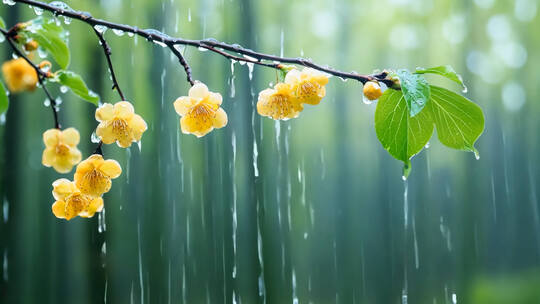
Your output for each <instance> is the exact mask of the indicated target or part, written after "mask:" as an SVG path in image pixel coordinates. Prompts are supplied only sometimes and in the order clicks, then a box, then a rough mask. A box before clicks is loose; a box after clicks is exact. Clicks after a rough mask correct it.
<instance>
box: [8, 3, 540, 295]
mask: <svg viewBox="0 0 540 304" xmlns="http://www.w3.org/2000/svg"><path fill="white" fill-rule="evenodd" d="M68 4H69V5H70V6H71V7H73V8H74V9H77V10H83V11H89V12H91V13H92V14H93V15H94V16H95V17H98V18H103V19H107V20H111V21H115V22H118V23H126V24H131V25H137V26H138V27H140V28H155V29H158V30H162V31H164V32H166V33H167V34H169V35H171V36H181V37H184V38H188V39H201V38H216V39H218V40H220V41H225V42H229V43H239V44H241V45H243V46H245V47H249V48H253V49H255V50H258V51H261V52H265V53H272V54H276V55H281V54H283V55H284V56H288V57H296V56H304V57H308V58H312V59H313V60H314V61H315V62H318V63H321V64H328V65H329V66H332V67H335V68H338V69H341V70H346V71H349V70H355V71H358V72H360V73H371V72H372V71H373V70H375V69H384V68H395V69H397V68H407V69H409V70H411V71H413V70H415V68H416V67H424V68H428V67H434V66H441V65H447V64H448V65H452V66H453V67H454V68H455V69H456V71H457V72H458V73H460V74H461V75H462V76H463V78H464V80H465V82H466V84H467V86H468V89H469V90H468V92H467V93H466V94H464V96H466V97H467V98H469V99H471V100H474V101H475V102H476V103H477V104H478V105H479V106H480V107H481V108H482V109H483V111H484V115H485V117H486V129H485V132H484V134H483V135H482V136H481V137H480V139H479V140H478V142H477V145H476V148H477V149H478V150H479V152H480V159H479V160H476V159H475V157H474V155H473V153H464V152H460V151H455V150H451V149H448V148H445V147H444V146H443V145H442V144H441V143H439V142H438V141H437V140H435V139H432V140H431V142H430V144H429V148H427V149H425V150H424V151H422V152H421V153H420V154H419V155H417V156H416V157H415V158H414V159H413V165H414V170H413V171H412V172H411V175H410V177H409V179H408V181H407V182H404V181H403V180H402V179H401V170H402V163H401V162H399V161H397V160H395V159H394V158H392V157H391V156H390V155H389V154H388V152H387V151H385V150H384V149H383V148H382V146H381V144H380V143H379V142H378V140H377V135H376V132H375V129H374V113H375V108H376V105H375V104H372V105H366V104H364V103H363V102H362V87H361V85H360V84H359V83H357V82H354V81H351V80H349V81H346V82H344V81H341V80H340V79H339V78H336V77H333V78H332V79H331V81H330V84H329V85H328V86H327V96H326V97H325V99H324V100H323V101H322V102H321V104H320V105H318V106H316V107H309V108H308V109H306V110H304V111H303V112H302V113H301V114H300V117H299V118H297V119H294V120H290V121H286V122H274V121H272V120H270V119H267V118H261V117H260V116H259V115H257V114H256V109H255V104H256V101H257V94H258V92H259V91H261V90H263V89H265V88H267V87H268V86H269V83H271V82H272V83H275V82H276V80H277V79H278V77H279V75H278V74H277V73H276V71H274V70H271V69H266V68H264V67H255V69H254V71H253V74H252V79H250V72H249V67H248V66H246V65H240V64H238V63H236V64H231V62H230V61H227V60H225V59H224V58H222V57H221V56H219V55H217V54H213V53H210V52H202V51H199V50H197V49H194V48H189V47H188V48H186V49H185V50H184V53H185V55H186V59H187V60H188V61H189V62H190V64H191V66H192V68H193V75H194V77H195V78H196V79H198V80H201V81H203V82H204V83H206V84H207V85H208V87H209V88H210V89H211V90H212V91H216V92H220V93H221V94H222V95H223V97H224V102H223V108H224V109H225V110H226V111H227V113H228V116H229V124H228V126H227V127H225V128H223V129H220V130H215V131H213V132H212V133H211V134H209V135H207V136H206V137H204V138H202V139H197V138H196V137H194V136H192V135H183V134H181V132H180V129H179V117H178V115H177V114H176V113H175V111H174V108H173V106H172V103H173V101H174V100H175V99H176V98H177V97H178V96H182V95H186V94H187V90H188V88H189V84H188V83H187V82H186V81H185V74H184V71H183V69H182V67H181V66H180V64H179V63H178V61H177V59H176V58H175V57H174V56H171V54H170V52H169V51H168V50H167V49H166V48H162V47H161V46H159V45H156V44H152V43H148V42H146V41H144V40H143V39H141V38H135V37H129V36H128V35H127V34H124V35H121V36H120V35H116V34H115V33H113V32H112V31H110V30H108V31H107V32H106V33H105V38H106V39H107V41H108V42H109V44H110V45H111V48H112V59H113V64H114V66H115V71H116V73H117V76H118V79H119V83H120V86H121V87H122V90H123V91H124V94H125V95H126V97H127V99H128V100H129V101H130V102H132V103H133V104H134V106H135V109H136V111H137V113H138V114H140V115H141V116H142V117H143V118H144V119H145V120H146V122H147V123H148V126H149V129H148V131H147V132H146V133H145V134H144V136H143V140H142V144H141V148H140V149H139V148H138V147H137V145H133V146H132V147H131V148H130V149H121V148H119V147H117V146H116V145H110V146H106V147H104V151H103V152H104V154H105V156H106V158H114V159H116V160H118V161H119V162H120V164H121V166H122V168H123V173H122V175H121V176H120V177H119V178H118V179H115V180H114V181H113V186H112V189H111V191H110V192H109V193H107V194H106V195H105V196H104V200H105V210H106V212H105V214H104V215H101V216H95V217H94V218H92V219H81V218H76V219H73V220H71V221H69V222H67V221H64V220H58V219H56V218H55V217H54V216H53V215H52V213H51V205H52V203H53V197H52V195H51V190H52V186H51V184H52V182H53V181H54V180H56V179H58V178H61V177H66V178H72V173H73V172H72V173H70V174H66V175H60V174H57V173H56V172H54V171H53V170H52V169H50V168H45V167H43V166H42V165H41V153H42V151H43V147H44V146H43V142H42V138H41V137H42V134H43V132H44V131H45V130H47V129H49V128H52V127H53V126H54V123H53V118H52V114H51V111H50V109H49V108H47V107H45V106H44V105H43V103H44V99H45V95H44V94H43V92H42V91H40V90H36V91H35V92H34V93H22V94H19V95H10V96H9V98H10V100H9V110H8V111H7V113H6V114H5V115H3V116H2V117H0V123H1V125H0V143H1V145H0V168H1V172H2V175H1V183H0V202H1V205H2V208H1V212H0V213H1V214H2V216H0V265H1V267H0V273H1V275H0V303H98V302H109V303H128V302H133V303H382V304H387V303H415V304H416V303H473V304H483V303H490V304H494V303H517V304H520V303H527V304H528V303H531V304H532V303H539V302H540V295H539V294H538V291H537V288H535V287H536V286H538V284H539V283H540V282H538V278H539V277H540V212H539V209H538V207H539V203H538V193H537V189H538V186H539V180H540V176H539V175H540V141H539V140H538V139H539V137H538V134H537V133H538V132H537V130H539V129H540V120H538V118H537V117H538V113H540V109H539V105H538V104H537V102H536V100H539V97H540V96H539V95H540V93H539V92H540V91H539V90H538V88H537V86H538V81H537V79H538V77H537V73H538V72H537V71H538V68H539V67H540V40H539V36H538V30H536V29H538V28H540V18H539V17H538V6H539V3H538V2H537V1H535V0H515V1H514V0H512V1H494V0H474V1H472V0H471V1H465V0H457V1H454V0H416V1H413V0H383V1H367V0H338V1H323V0H315V1H311V0H298V1H285V0H277V1H253V0H202V1H197V0H163V1H144V0H101V1H88V0H72V1H69V2H68ZM43 14H44V15H47V13H43ZM0 16H2V17H3V19H4V20H5V21H6V23H7V25H8V26H11V25H13V24H15V23H17V22H19V21H26V20H29V19H32V18H35V17H36V14H35V12H34V10H33V9H31V8H28V7H27V6H25V5H15V6H8V5H5V4H2V5H0ZM49 16H50V15H49ZM59 19H60V21H62V22H64V20H63V18H59ZM68 22H69V21H68ZM64 27H65V28H67V29H68V30H69V31H70V35H69V47H70V50H71V58H70V63H69V70H71V71H73V72H75V73H77V74H79V75H81V76H82V77H83V79H84V80H85V82H86V85H87V86H88V88H90V89H91V90H92V91H94V92H96V93H97V94H99V95H100V97H101V102H112V103H115V102H118V101H119V98H118V96H117V93H116V92H114V91H112V90H111V89H110V88H111V85H112V84H111V81H110V78H109V73H108V71H107V65H106V61H105V57H104V55H103V50H102V49H101V47H100V46H99V44H98V39H97V37H96V35H95V34H94V32H93V29H92V28H90V27H89V26H88V25H86V24H84V23H81V22H78V21H75V20H72V21H71V22H69V24H64ZM0 52H2V58H3V59H4V60H8V59H10V58H11V56H12V52H11V50H10V49H9V46H8V45H7V43H6V42H3V43H0ZM49 60H50V59H49ZM51 61H52V60H51ZM59 68H60V67H59V66H56V65H54V66H53V70H57V69H59ZM425 77H426V78H428V79H429V81H430V82H433V83H435V84H437V85H443V84H444V86H446V87H448V86H450V88H451V89H452V90H453V91H455V92H460V91H461V89H462V87H461V85H459V84H458V83H456V84H452V83H451V82H450V84H449V82H448V81H447V80H442V79H441V78H439V76H437V75H425ZM52 92H53V95H54V96H60V97H61V99H62V103H61V105H60V107H61V110H60V120H61V124H62V126H63V127H66V128H67V127H75V128H77V129H78V130H79V131H80V133H81V144H80V145H79V148H80V150H81V151H82V152H83V155H84V156H88V155H89V154H91V153H92V151H94V149H95V144H93V143H92V142H91V140H90V139H91V134H92V132H93V131H94V129H95V127H96V125H97V123H96V121H95V118H94V111H95V106H94V105H93V104H91V103H88V102H84V101H83V100H82V99H80V98H79V97H78V96H76V95H75V94H73V93H72V92H67V93H62V92H61V91H60V89H59V88H57V87H55V88H54V89H52Z"/></svg>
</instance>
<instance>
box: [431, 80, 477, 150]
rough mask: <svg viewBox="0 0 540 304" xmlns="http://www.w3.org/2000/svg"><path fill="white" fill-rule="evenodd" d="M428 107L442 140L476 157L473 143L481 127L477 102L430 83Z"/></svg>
mask: <svg viewBox="0 0 540 304" xmlns="http://www.w3.org/2000/svg"><path fill="white" fill-rule="evenodd" d="M428 108H429V110H428V111H429V113H430V114H431V116H432V117H433V121H434V122H435V127H436V128H437V137H438V138H439V140H440V142H441V143H442V144H444V145H445V146H447V147H450V148H453V149H458V150H464V151H471V152H474V153H475V155H476V156H477V157H478V151H477V150H476V148H475V147H474V143H475V142H476V140H477V139H478V137H480V135H481V134H482V132H483V131H484V114H483V113H482V109H480V107H479V106H477V105H476V104H475V103H473V102H472V101H470V100H468V99H467V98H465V97H463V96H461V95H459V94H456V93H454V92H452V91H449V90H447V89H444V88H441V87H437V86H431V100H430V102H429V106H428Z"/></svg>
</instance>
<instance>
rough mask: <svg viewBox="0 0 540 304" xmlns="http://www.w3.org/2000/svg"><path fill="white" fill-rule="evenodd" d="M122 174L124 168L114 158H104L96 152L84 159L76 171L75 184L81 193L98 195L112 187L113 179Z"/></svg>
mask: <svg viewBox="0 0 540 304" xmlns="http://www.w3.org/2000/svg"><path fill="white" fill-rule="evenodd" d="M120 174H122V168H121V167H120V164H118V162H117V161H115V160H113V159H108V160H104V159H103V156H101V155H99V154H94V155H92V156H90V157H88V158H87V159H86V160H84V161H82V162H81V163H80V164H79V165H78V166H77V170H76V171H75V185H76V186H77V188H79V190H81V193H83V194H87V195H90V196H94V197H98V196H101V195H102V194H103V193H106V192H109V190H110V189H111V184H112V182H111V179H113V178H117V177H118V176H120Z"/></svg>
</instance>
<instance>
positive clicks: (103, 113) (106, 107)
mask: <svg viewBox="0 0 540 304" xmlns="http://www.w3.org/2000/svg"><path fill="white" fill-rule="evenodd" d="M113 117H114V106H113V105H112V104H110V103H105V104H103V105H102V106H101V107H99V108H98V109H97V110H96V120H97V121H99V122H102V121H107V120H111V119H113Z"/></svg>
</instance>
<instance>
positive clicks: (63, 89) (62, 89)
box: [60, 85, 69, 94]
mask: <svg viewBox="0 0 540 304" xmlns="http://www.w3.org/2000/svg"><path fill="white" fill-rule="evenodd" d="M68 90H69V88H68V87H67V86H65V85H63V86H61V87H60V92H62V93H63V94H65V93H66V92H67V91H68Z"/></svg>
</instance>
